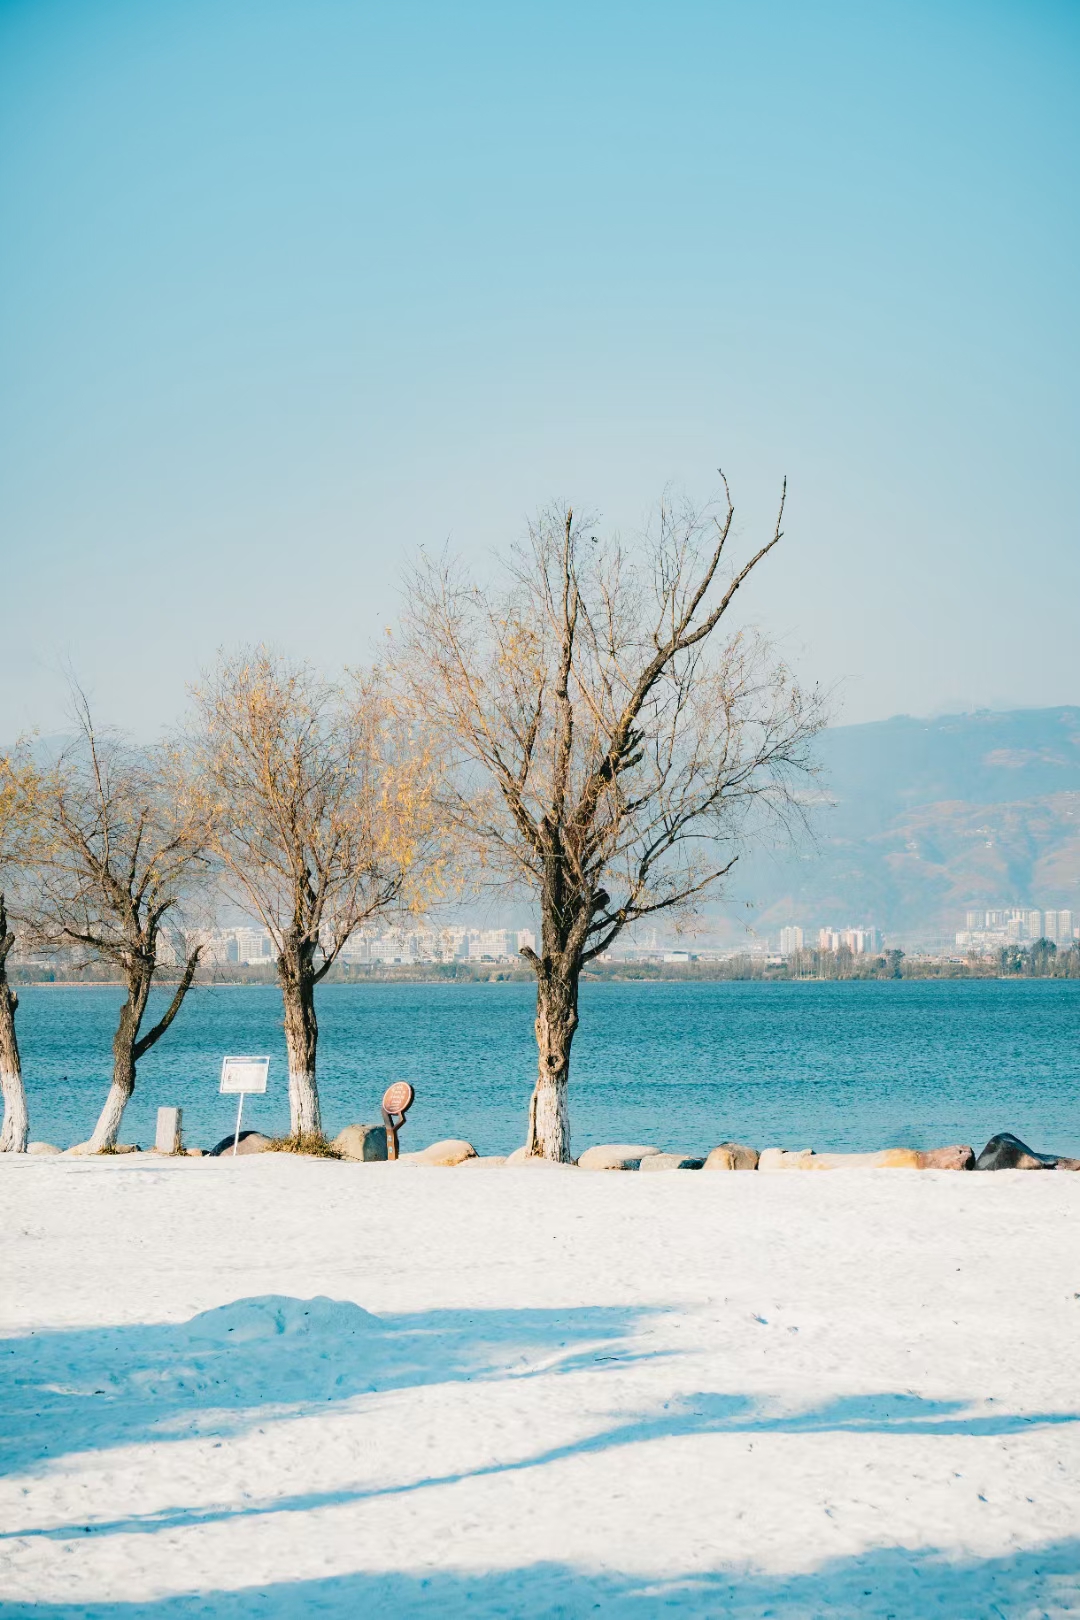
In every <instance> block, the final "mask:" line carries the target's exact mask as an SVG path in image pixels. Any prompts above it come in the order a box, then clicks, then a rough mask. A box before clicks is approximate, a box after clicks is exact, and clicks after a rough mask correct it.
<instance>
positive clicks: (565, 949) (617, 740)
mask: <svg viewBox="0 0 1080 1620" xmlns="http://www.w3.org/2000/svg"><path fill="white" fill-rule="evenodd" d="M724 496H725V498H724V500H723V502H722V503H721V504H720V505H719V506H713V507H709V508H707V509H705V510H704V511H701V512H698V511H695V510H693V509H692V508H690V507H688V506H686V505H676V506H672V505H670V504H665V505H664V506H663V507H662V508H661V510H660V513H659V516H658V520H657V522H656V524H655V526H654V528H653V531H652V532H651V534H650V535H648V536H646V538H645V542H644V544H643V546H642V547H641V548H639V549H636V550H632V549H629V548H627V547H625V546H623V545H622V544H620V542H619V541H618V540H617V539H616V540H612V541H609V542H606V543H602V542H601V541H600V540H598V539H597V538H596V537H595V535H594V532H593V527H592V525H591V524H585V525H583V524H582V523H580V522H579V521H576V520H575V517H574V514H573V512H572V511H571V510H570V509H568V508H567V509H552V510H549V511H547V512H545V513H544V514H543V515H542V516H541V517H540V519H539V520H538V521H537V522H536V523H535V524H534V525H533V526H532V527H531V529H530V531H529V535H528V541H527V543H526V544H525V545H524V546H522V547H520V548H518V549H517V550H516V551H515V553H514V555H513V559H512V561H511V564H510V566H509V568H508V570H507V571H506V576H505V578H504V581H503V584H502V585H501V586H499V587H498V588H497V589H496V590H493V591H481V590H479V589H478V588H477V587H476V586H475V585H474V584H472V583H471V582H470V581H469V579H468V578H467V577H465V576H464V574H463V573H462V571H461V569H460V568H459V567H458V566H457V565H455V564H454V563H453V562H451V561H447V560H446V559H443V560H442V561H441V562H426V563H421V565H420V566H419V568H418V569H417V571H416V573H415V575H414V577H413V579H412V581H411V589H410V594H409V602H408V608H407V613H406V620H405V637H404V643H403V646H402V649H401V652H400V654H399V655H398V656H397V658H396V660H395V667H396V669H397V671H398V674H399V678H400V680H401V681H402V683H403V685H404V687H405V689H406V690H407V692H408V693H409V695H410V697H411V700H412V702H413V703H414V704H415V706H416V709H417V712H422V713H423V714H424V715H425V716H426V718H427V720H428V722H429V723H430V725H431V726H432V727H433V728H434V730H435V732H436V734H437V735H438V737H439V738H440V739H441V742H442V744H443V746H444V748H445V750H446V766H447V769H446V774H445V777H444V786H443V789H442V799H443V808H444V812H445V814H446V816H447V817H448V818H449V820H450V822H451V823H452V824H453V825H454V826H455V827H456V829H457V834H458V840H459V847H460V848H462V849H463V850H464V849H468V848H470V847H471V850H472V853H473V856H474V857H475V859H476V860H477V861H478V862H479V864H480V866H481V867H482V869H483V870H484V871H485V872H486V873H487V874H489V875H490V876H492V877H494V878H496V879H500V878H501V879H502V880H503V881H506V880H509V881H510V882H512V883H516V884H517V885H518V886H524V887H525V888H526V889H527V890H529V891H530V892H531V893H532V894H533V895H535V897H536V901H537V903H538V905H539V910H540V918H541V929H542V943H541V948H540V953H539V955H537V954H536V953H535V952H533V951H530V950H525V951H523V952H522V955H524V956H525V957H527V958H528V960H529V962H530V964H531V966H532V968H533V971H534V973H535V975H536V985H537V1000H536V1039H537V1046H538V1049H539V1050H538V1058H539V1064H538V1077H537V1081H536V1085H535V1088H534V1090H533V1093H532V1098H531V1101H530V1104H529V1114H528V1129H527V1136H526V1146H527V1150H528V1152H529V1154H530V1155H538V1156H542V1157H545V1158H549V1159H556V1160H567V1159H568V1158H569V1157H570V1124H569V1112H568V1103H567V1082H568V1079H569V1074H570V1048H571V1043H572V1041H573V1038H574V1032H575V1030H576V1029H577V1027H578V980H579V977H580V974H581V970H582V968H583V966H584V965H585V964H586V963H588V962H589V961H591V960H593V959H594V958H595V957H598V956H600V955H601V954H602V953H603V952H604V951H606V950H607V949H608V947H609V946H610V945H611V943H612V942H613V940H614V939H615V938H616V937H617V935H619V934H620V933H621V932H622V930H623V929H624V928H626V927H627V926H629V925H630V924H632V923H634V922H636V921H638V920H639V919H641V918H644V917H649V916H655V915H656V914H657V913H661V912H668V913H671V912H686V911H688V910H692V909H693V908H694V907H695V906H696V905H697V904H698V902H699V901H700V900H701V899H702V898H703V897H704V896H705V895H706V894H707V893H709V891H711V890H715V888H716V886H717V885H718V884H719V883H720V880H722V879H723V877H724V876H725V874H727V873H728V872H730V870H731V868H732V866H733V864H734V862H735V860H736V859H737V856H738V851H739V847H740V844H741V843H742V842H743V841H744V840H745V839H746V838H747V837H749V836H752V834H753V832H754V830H755V829H760V828H761V826H762V824H763V822H764V821H765V820H767V819H770V818H775V817H780V818H785V817H786V816H788V815H789V814H791V813H793V812H794V813H796V814H797V801H796V798H795V794H794V786H795V782H796V780H797V779H798V777H799V775H800V774H801V773H803V772H805V771H806V770H807V768H808V766H809V763H810V761H809V743H810V739H811V738H812V736H813V735H814V733H815V732H816V731H817V730H818V728H819V727H820V725H821V724H822V715H821V704H820V701H819V699H818V697H817V695H816V693H810V694H806V693H804V692H802V691H800V689H799V688H798V686H797V685H796V684H795V683H794V681H793V680H792V678H791V676H790V675H789V673H788V672H787V671H786V670H785V669H784V668H783V666H782V665H780V664H778V663H776V662H775V661H774V660H773V658H772V657H771V655H770V652H769V649H768V647H767V645H766V644H765V643H764V642H763V641H762V640H761V639H760V638H759V637H756V636H755V635H753V634H751V633H749V632H747V631H743V632H741V633H736V634H733V635H730V636H729V637H727V638H726V639H721V636H720V635H719V634H717V632H718V631H719V629H720V625H721V621H722V620H723V619H724V617H725V615H726V614H727V613H728V612H729V610H730V608H731V605H732V602H733V601H734V599H735V595H736V593H737V591H738V590H739V589H740V587H741V586H742V585H743V584H744V582H745V581H746V579H747V578H748V577H749V575H750V573H751V572H752V571H753V570H754V569H755V568H756V567H757V565H758V564H759V563H760V562H761V561H762V559H763V558H764V557H765V556H766V555H767V554H768V553H769V552H770V551H771V550H772V549H773V547H774V546H775V545H776V544H777V543H778V542H779V540H780V538H781V527H780V522H781V518H782V516H783V502H781V508H780V518H778V519H777V523H776V527H775V530H774V531H773V533H772V536H771V538H769V539H768V540H767V541H766V543H765V544H764V545H762V546H761V547H760V549H759V550H757V551H756V552H755V553H754V555H752V556H751V557H750V558H749V559H748V560H747V561H746V562H745V563H743V564H742V566H741V567H739V568H737V569H735V570H730V569H727V570H725V562H726V559H725V550H726V548H727V546H728V542H729V540H730V537H731V532H732V524H733V520H734V510H733V507H732V504H731V499H730V494H729V492H728V487H727V483H726V480H725V482H724Z"/></svg>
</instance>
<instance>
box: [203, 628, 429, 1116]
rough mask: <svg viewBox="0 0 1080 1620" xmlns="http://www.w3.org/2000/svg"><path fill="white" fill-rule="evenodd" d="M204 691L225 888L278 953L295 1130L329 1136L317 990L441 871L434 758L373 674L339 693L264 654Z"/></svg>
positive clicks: (220, 673)
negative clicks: (364, 929)
mask: <svg viewBox="0 0 1080 1620" xmlns="http://www.w3.org/2000/svg"><path fill="white" fill-rule="evenodd" d="M195 697H196V705H197V711H198V716H199V731H198V736H197V741H196V755H197V759H198V767H199V770H200V773H201V775H202V779H203V781H204V783H205V786H206V790H207V791H208V793H209V794H210V795H211V797H212V800H213V806H212V814H213V824H214V829H215V831H214V850H215V853H216V855H217V857H218V859H219V861H220V863H221V868H222V873H223V883H224V888H225V890H226V892H227V893H228V895H229V897H230V898H231V899H232V900H233V901H234V902H235V903H236V904H237V905H239V906H241V907H242V908H243V909H244V910H245V911H247V912H249V913H254V914H255V915H256V916H257V917H259V919H260V920H261V921H262V923H263V925H264V927H265V928H266V929H267V931H268V932H269V934H270V936H271V939H272V940H273V942H274V948H275V951H276V954H277V970H278V979H279V982H280V984H281V994H282V1001H283V1006H284V1021H285V1044H286V1047H287V1051H288V1062H289V1114H290V1121H291V1128H292V1131H293V1134H294V1136H296V1137H298V1138H304V1137H309V1136H320V1135H321V1134H322V1116H321V1112H320V1108H319V1092H318V1084H317V1080H316V1050H317V1046H318V1039H319V1024H318V1018H317V1016H316V1011H315V987H316V985H317V984H318V983H319V982H320V981H321V980H322V979H324V978H325V977H326V975H327V973H328V972H329V971H330V968H331V967H332V966H333V964H334V962H335V961H336V960H337V958H338V956H339V955H340V954H341V951H342V950H343V948H344V946H345V945H346V944H347V943H348V941H349V939H350V938H351V937H352V935H353V934H354V933H355V932H356V930H357V929H358V928H359V927H360V926H361V925H362V924H363V923H364V922H365V921H367V920H368V919H369V918H371V917H373V916H375V915H377V914H378V913H380V912H384V911H386V910H388V909H389V908H391V907H397V906H402V905H405V904H407V903H408V902H409V900H410V898H411V897H413V896H414V894H415V893H416V886H417V884H418V883H419V882H420V881H421V880H422V879H423V878H424V876H425V875H427V874H428V873H430V872H431V871H432V868H433V864H434V862H435V859H436V857H435V845H434V840H433V836H432V834H433V827H432V821H431V795H430V791H429V787H428V784H427V779H426V766H425V762H424V760H423V759H422V758H421V757H420V756H419V755H418V754H416V753H414V752H412V751H411V749H410V746H409V735H408V731H407V729H406V728H402V727H400V726H398V725H396V724H395V723H394V719H393V716H392V715H391V713H390V710H389V709H388V707H387V704H386V700H385V693H384V691H383V689H382V686H381V683H380V681H379V679H378V677H377V676H374V675H373V676H368V677H363V678H361V677H357V678H355V679H353V680H352V681H351V682H350V683H347V684H336V685H335V684H333V683H331V682H329V681H325V680H322V679H320V678H319V677H318V676H316V675H315V674H314V672H313V671H312V670H311V669H310V668H309V667H308V666H306V665H303V664H291V663H289V662H288V661H287V660H285V659H283V658H280V657H278V656H276V655H274V654H273V653H270V652H268V651H267V650H266V649H265V648H258V649H256V650H255V651H253V652H250V653H244V654H241V655H239V656H236V657H232V658H223V659H222V660H221V661H220V663H219V664H218V667H217V669H216V670H215V671H214V672H213V674H211V675H210V676H209V677H208V678H207V679H206V680H205V681H204V683H203V684H202V686H201V687H200V688H199V689H198V690H197V692H196V694H195Z"/></svg>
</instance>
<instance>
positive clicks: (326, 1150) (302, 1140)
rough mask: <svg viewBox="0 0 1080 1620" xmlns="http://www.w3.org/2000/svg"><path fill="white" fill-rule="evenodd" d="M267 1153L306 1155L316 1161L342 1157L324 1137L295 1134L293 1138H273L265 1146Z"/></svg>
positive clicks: (311, 1133)
mask: <svg viewBox="0 0 1080 1620" xmlns="http://www.w3.org/2000/svg"><path fill="white" fill-rule="evenodd" d="M266 1152H267V1153H306V1154H309V1155H312V1156H314V1157H315V1158H316V1159H340V1158H341V1157H342V1155H341V1154H340V1153H339V1152H338V1150H337V1148H336V1147H334V1145H333V1144H332V1143H331V1142H328V1141H327V1140H326V1137H325V1136H316V1135H315V1133H314V1132H310V1133H304V1132H302V1131H301V1132H297V1134H296V1135H295V1136H275V1137H273V1138H272V1139H271V1140H270V1141H269V1142H268V1143H267V1144H266Z"/></svg>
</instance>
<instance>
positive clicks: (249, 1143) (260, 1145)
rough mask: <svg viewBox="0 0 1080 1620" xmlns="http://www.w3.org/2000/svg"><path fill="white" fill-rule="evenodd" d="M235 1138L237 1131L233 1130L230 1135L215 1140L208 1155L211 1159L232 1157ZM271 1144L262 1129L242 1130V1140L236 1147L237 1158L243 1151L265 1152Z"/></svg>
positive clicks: (245, 1152) (244, 1152)
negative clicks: (218, 1140)
mask: <svg viewBox="0 0 1080 1620" xmlns="http://www.w3.org/2000/svg"><path fill="white" fill-rule="evenodd" d="M235 1138H236V1132H235V1131H232V1132H231V1133H230V1134H229V1135H228V1136H223V1137H222V1138H221V1141H220V1142H215V1144H214V1146H213V1147H212V1148H211V1149H210V1152H209V1154H208V1155H207V1157H208V1158H211V1159H222V1158H225V1157H226V1155H227V1156H228V1157H229V1158H232V1148H233V1142H234V1140H235ZM269 1146H270V1138H269V1137H268V1136H263V1134H262V1132H261V1131H241V1132H240V1141H239V1144H238V1145H237V1149H236V1154H237V1158H239V1157H240V1155H241V1154H242V1153H243V1154H247V1153H265V1152H266V1151H267V1149H268V1148H269Z"/></svg>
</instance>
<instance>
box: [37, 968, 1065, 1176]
mask: <svg viewBox="0 0 1080 1620" xmlns="http://www.w3.org/2000/svg"><path fill="white" fill-rule="evenodd" d="M19 996H20V1010H19V1015H18V1017H19V1038H20V1043H21V1046H22V1052H23V1066H24V1070H25V1073H26V1081H27V1089H28V1093H29V1100H30V1119H31V1136H32V1137H33V1138H34V1139H37V1140H44V1141H49V1142H54V1143H56V1144H57V1145H58V1146H60V1147H66V1146H69V1145H70V1144H71V1143H73V1142H77V1141H81V1140H84V1139H85V1138H86V1137H87V1136H88V1135H89V1133H90V1130H91V1128H92V1126H93V1124H94V1121H95V1119H96V1117H97V1113H98V1110H99V1108H100V1106H101V1103H102V1101H103V1099H104V1095H105V1091H106V1089H107V1086H108V1082H109V1074H110V1061H111V1053H110V1042H111V1039H112V1030H113V1027H114V1023H115V1017H116V1011H117V1008H118V1006H119V1005H120V1002H121V1000H122V993H121V992H120V991H119V990H118V989H114V988H111V987H107V986H102V987H90V986H86V987H82V986H50V987H42V988H26V989H23V990H20V992H19ZM318 996H319V999H318V1009H319V1022H320V1040H319V1087H320V1093H321V1098H322V1106H323V1119H324V1124H325V1126H326V1128H327V1131H328V1134H329V1135H333V1134H334V1133H335V1132H336V1131H337V1130H339V1129H340V1128H341V1126H343V1125H345V1124H347V1123H349V1122H350V1121H373V1120H378V1118H379V1099H380V1097H381V1095H382V1093H383V1091H384V1089H385V1088H386V1086H387V1085H388V1084H389V1083H390V1081H392V1080H401V1079H404V1080H410V1081H412V1083H413V1085H414V1086H415V1088H416V1092H417V1101H416V1104H415V1106H414V1108H413V1110H412V1113H411V1114H410V1116H409V1123H408V1126H407V1128H406V1130H405V1132H404V1133H403V1142H402V1145H403V1147H405V1148H408V1147H409V1146H415V1147H419V1146H422V1145H423V1144H424V1143H426V1142H429V1141H432V1140H434V1139H436V1138H438V1137H445V1136H464V1137H467V1138H468V1139H469V1140H470V1141H471V1142H473V1143H474V1144H475V1145H476V1147H477V1149H478V1150H479V1151H480V1152H487V1153H495V1152H506V1151H508V1150H509V1149H510V1148H513V1147H514V1146H516V1145H517V1144H518V1143H519V1142H520V1141H521V1140H522V1138H523V1135H524V1119H525V1108H526V1103H527V1100H528V1094H529V1089H530V1086H531V1083H532V1076H533V1073H534V1067H535V1047H534V1044H533V1032H532V1019H533V1006H534V993H533V990H532V987H531V986H530V985H528V984H506V983H503V984H450V985H438V984H401V985H388V984H377V985H324V986H322V987H321V988H320V990H319V992H318ZM163 1000H164V997H163V996H162V997H160V998H159V1002H158V1004H160V1003H161V1002H163ZM151 1012H153V1007H152V1008H151ZM1078 1030H1080V982H1078V981H1070V980H1022V981H1009V982H1003V981H997V980H952V981H945V982H930V983H921V982H918V981H883V982H876V981H871V982H865V983H858V982H855V983H832V984H830V983H817V982H814V983H794V984H792V983H781V984H761V983H757V984H754V983H749V984H737V983H725V984H677V983H623V984H595V983H593V984H586V985H583V987H582V991H581V1026H580V1029H579V1031H578V1035H577V1037H576V1040H575V1042H574V1058H573V1071H572V1080H571V1125H572V1129H573V1140H574V1148H575V1151H578V1152H580V1151H581V1150H582V1149H583V1148H585V1147H587V1146H588V1145H589V1144H590V1143H593V1142H603V1141H609V1142H610V1141H629V1142H655V1143H657V1144H659V1145H662V1146H668V1147H673V1148H679V1149H683V1150H686V1151H704V1150H705V1149H707V1148H709V1147H711V1146H713V1145H714V1144H715V1143H717V1142H719V1141H723V1140H724V1139H725V1138H727V1137H734V1138H737V1139H740V1140H742V1141H746V1142H750V1143H753V1144H754V1145H756V1146H759V1147H762V1146H768V1145H775V1146H783V1147H791V1148H799V1147H806V1146H810V1147H815V1148H817V1149H818V1151H819V1152H820V1151H824V1150H828V1149H834V1150H838V1151H839V1150H852V1151H859V1150H864V1149H869V1148H875V1147H883V1146H885V1147H887V1146H895V1145H901V1144H904V1145H910V1146H914V1147H933V1146H942V1145H944V1144H946V1143H952V1142H969V1143H971V1144H972V1145H973V1146H974V1147H975V1149H976V1151H978V1149H979V1148H981V1147H982V1145H983V1143H984V1142H985V1141H986V1139H987V1138H988V1137H989V1136H991V1135H992V1134H993V1133H994V1132H995V1131H1002V1130H1011V1131H1014V1132H1016V1134H1017V1135H1019V1136H1021V1137H1023V1138H1024V1139H1025V1140H1026V1141H1028V1142H1029V1143H1030V1144H1031V1145H1032V1146H1033V1147H1035V1148H1038V1149H1047V1150H1053V1151H1057V1152H1059V1153H1070V1154H1075V1155H1080V1046H1078V1041H1077V1034H1078ZM226 1053H269V1054H270V1055H271V1059H272V1061H271V1065H270V1087H269V1091H268V1092H267V1095H266V1096H265V1097H253V1098H250V1099H248V1101H247V1102H246V1103H245V1106H244V1123H245V1126H247V1125H250V1126H252V1127H257V1128H259V1129H261V1130H265V1131H267V1132H270V1133H273V1134H280V1133H283V1132H285V1131H286V1130H287V1128H288V1105H287V1100H286V1071H285V1046H284V1040H283V1036H282V1029H281V1000H280V996H279V994H278V992H277V990H276V988H274V987H269V986H268V987H263V986H258V987H255V986H243V987H239V986H214V987H205V988H196V989H194V990H193V991H192V992H191V993H190V995H189V996H188V998H187V1001H186V1002H185V1003H184V1006H183V1008H182V1010H181V1012H180V1014H179V1016H178V1017H177V1020H176V1022H175V1023H174V1025H173V1026H172V1028H171V1029H170V1030H169V1032H168V1034H167V1035H166V1036H165V1037H164V1039H163V1040H162V1041H161V1042H160V1043H159V1044H158V1045H157V1046H156V1047H155V1048H154V1049H153V1050H152V1051H151V1052H150V1054H149V1055H148V1056H147V1057H145V1058H144V1059H143V1061H142V1062H141V1063H140V1064H139V1076H138V1086H137V1089H136V1093H135V1096H134V1098H133V1099H132V1102H131V1104H130V1105H129V1107H128V1111H127V1115H126V1116H125V1125H124V1130H123V1133H122V1134H123V1138H124V1140H126V1141H129V1142H130V1141H137V1142H141V1143H142V1144H143V1145H149V1144H150V1143H152V1142H153V1137H154V1115H155V1111H156V1109H157V1108H158V1107H159V1105H161V1104H165V1103H179V1104H180V1105H181V1106H182V1107H183V1110H184V1133H185V1138H186V1140H187V1142H188V1143H189V1144H190V1145H192V1146H203V1147H206V1146H209V1145H211V1144H212V1143H213V1142H214V1141H216V1140H218V1139H219V1138H220V1137H222V1136H224V1135H225V1134H226V1132H227V1131H229V1130H230V1129H231V1127H232V1125H233V1122H234V1120H235V1109H236V1103H235V1100H234V1099H232V1098H229V1097H221V1096H219V1094H218V1090H217V1084H218V1077H219V1074H220V1068H221V1058H222V1056H223V1055H225V1054H226Z"/></svg>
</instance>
